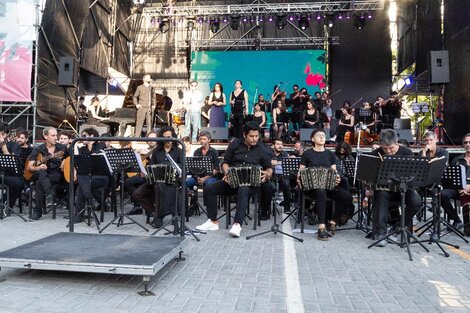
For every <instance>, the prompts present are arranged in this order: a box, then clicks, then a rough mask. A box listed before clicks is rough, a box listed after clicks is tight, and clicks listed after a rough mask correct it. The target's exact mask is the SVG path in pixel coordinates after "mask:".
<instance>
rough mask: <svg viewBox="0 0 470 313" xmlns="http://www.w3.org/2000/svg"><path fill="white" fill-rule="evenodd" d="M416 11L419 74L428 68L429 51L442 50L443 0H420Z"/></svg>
mask: <svg viewBox="0 0 470 313" xmlns="http://www.w3.org/2000/svg"><path fill="white" fill-rule="evenodd" d="M417 7H418V9H417V11H416V13H417V14H416V25H417V26H416V69H415V73H416V75H417V76H418V75H419V74H421V73H423V72H424V71H426V70H427V69H428V54H429V51H434V50H442V36H441V1H440V0H420V1H418V4H417Z"/></svg>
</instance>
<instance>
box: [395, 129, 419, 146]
mask: <svg viewBox="0 0 470 313" xmlns="http://www.w3.org/2000/svg"><path fill="white" fill-rule="evenodd" d="M395 131H396V132H397V135H398V139H405V140H406V141H408V143H410V142H413V141H414V140H413V134H412V133H411V129H396V130H395Z"/></svg>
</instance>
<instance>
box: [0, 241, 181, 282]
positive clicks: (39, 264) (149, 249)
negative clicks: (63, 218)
mask: <svg viewBox="0 0 470 313" xmlns="http://www.w3.org/2000/svg"><path fill="white" fill-rule="evenodd" d="M185 240H186V239H185V238H183V237H154V236H132V235H115V234H83V233H70V232H62V233H58V234H55V235H51V236H48V237H45V238H42V239H40V240H36V241H33V242H30V243H27V244H24V245H21V246H19V247H16V248H13V249H9V250H6V251H2V252H0V267H12V268H24V269H40V270H55V271H74V272H88V273H108V274H125V275H142V276H153V275H155V274H156V273H157V272H158V271H159V270H160V269H161V268H163V267H164V266H165V265H166V264H167V263H168V262H170V261H171V260H173V259H174V258H176V257H177V256H178V255H179V254H180V253H182V252H183V246H184V245H185Z"/></svg>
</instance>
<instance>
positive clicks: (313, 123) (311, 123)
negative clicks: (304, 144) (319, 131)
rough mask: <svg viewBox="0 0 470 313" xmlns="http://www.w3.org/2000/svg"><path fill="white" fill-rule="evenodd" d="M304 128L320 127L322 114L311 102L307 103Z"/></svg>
mask: <svg viewBox="0 0 470 313" xmlns="http://www.w3.org/2000/svg"><path fill="white" fill-rule="evenodd" d="M302 126H303V127H304V128H319V126H320V114H319V112H318V111H317V110H316V109H315V106H314V104H313V103H312V102H311V101H308V102H307V108H306V109H305V111H304V115H303V125H302Z"/></svg>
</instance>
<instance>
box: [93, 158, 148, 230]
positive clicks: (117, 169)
mask: <svg viewBox="0 0 470 313" xmlns="http://www.w3.org/2000/svg"><path fill="white" fill-rule="evenodd" d="M105 155H106V157H107V160H108V161H109V165H110V167H111V169H112V170H113V173H120V174H121V181H120V188H121V193H120V197H119V198H120V204H119V207H120V212H119V214H118V215H117V216H115V217H114V218H113V220H112V221H111V222H109V223H108V224H106V225H105V226H104V227H103V228H102V229H101V230H100V231H99V232H100V233H102V232H103V231H104V230H105V229H106V228H108V226H109V225H111V224H113V223H114V222H115V221H116V220H118V222H117V227H119V226H122V225H125V224H124V218H127V219H129V220H131V221H132V222H133V223H134V224H137V225H138V226H140V227H141V228H142V229H144V230H145V231H149V229H148V228H147V227H145V226H144V225H142V224H141V223H139V222H138V221H136V220H135V219H134V218H133V217H131V216H130V215H128V214H127V213H126V212H125V211H124V177H125V176H126V173H127V172H133V173H140V172H144V173H145V169H144V168H143V166H142V160H141V159H140V158H137V156H136V153H135V152H134V150H132V149H111V150H106V151H105ZM127 224H132V223H127Z"/></svg>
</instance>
